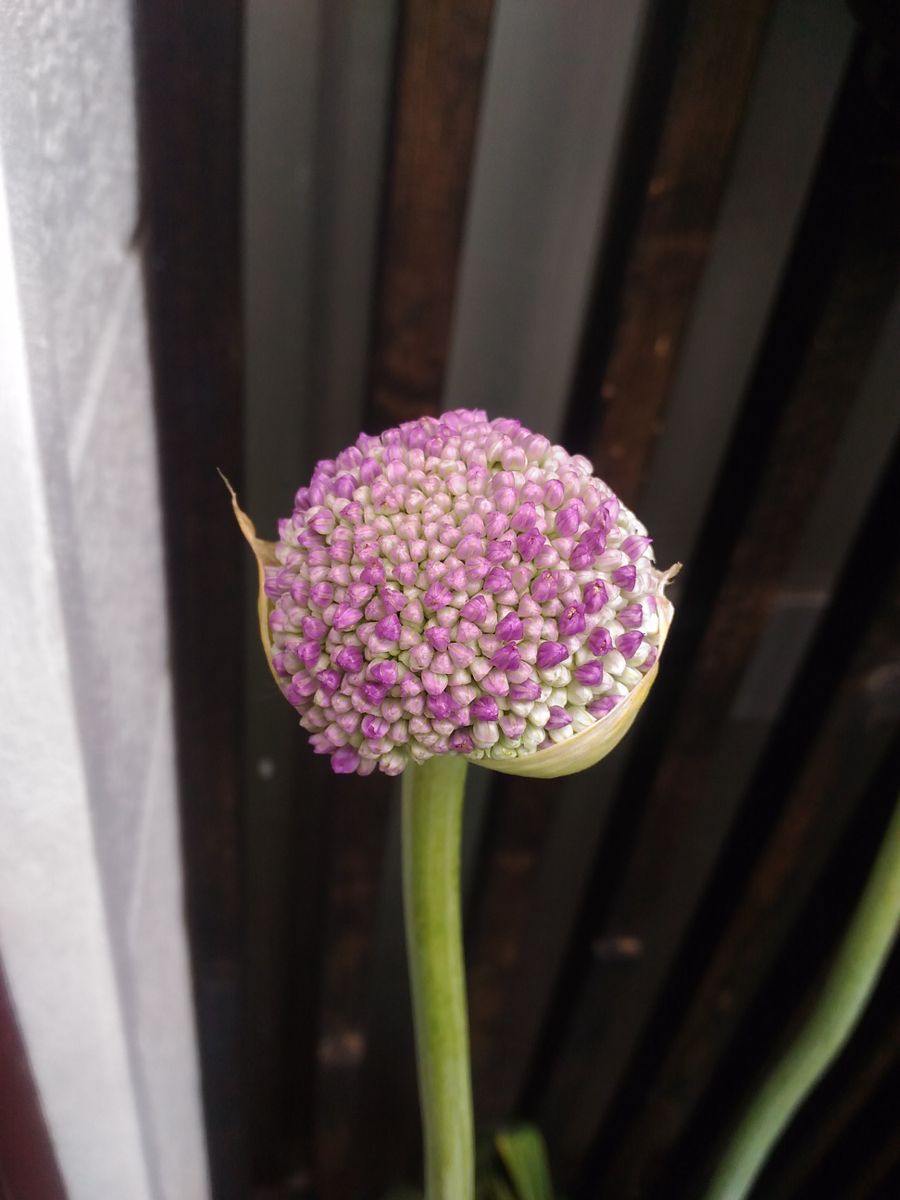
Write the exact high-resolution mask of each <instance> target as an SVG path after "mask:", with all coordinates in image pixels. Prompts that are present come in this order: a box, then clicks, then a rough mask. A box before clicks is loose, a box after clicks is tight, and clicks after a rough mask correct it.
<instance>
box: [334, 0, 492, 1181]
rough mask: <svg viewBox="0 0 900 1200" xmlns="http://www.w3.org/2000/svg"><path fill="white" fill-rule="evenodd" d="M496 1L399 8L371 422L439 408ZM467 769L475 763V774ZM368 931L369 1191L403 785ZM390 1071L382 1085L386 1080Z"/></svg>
mask: <svg viewBox="0 0 900 1200" xmlns="http://www.w3.org/2000/svg"><path fill="white" fill-rule="evenodd" d="M492 15H493V2H492V0H465V2H464V3H462V4H456V5H451V4H449V3H446V2H444V0H442V2H441V3H438V4H434V3H424V2H420V0H414V2H413V3H411V4H407V5H404V6H403V9H402V14H401V17H400V20H399V30H398V53H397V83H396V89H395V93H396V96H395V113H394V121H393V142H392V147H391V167H390V174H389V181H388V189H387V199H386V212H385V216H384V233H383V243H382V261H381V269H380V279H379V285H378V290H377V296H376V308H375V319H374V349H373V353H372V366H371V379H370V387H371V401H370V406H369V411H368V415H367V422H368V424H369V425H374V426H376V427H379V428H383V427H384V426H386V425H388V424H392V423H394V422H396V421H399V420H404V419H408V418H410V417H415V416H418V415H420V414H421V413H423V412H426V411H435V410H437V409H438V408H439V407H441V402H442V393H443V381H444V374H445V367H446V360H447V355H448V351H449V343H450V336H451V318H452V311H453V304H454V299H455V293H456V281H457V274H458V263H459V253H460V245H461V242H462V233H463V226H464V220H465V210H466V201H467V197H468V192H469V173H470V164H471V159H472V154H473V147H474V141H475V131H476V122H477V115H478V109H479V101H480V95H481V86H482V76H483V72H484V65H485V61H486V57H487V47H488V38H489V34H490V27H491V19H492ZM473 774H474V773H473ZM390 803H391V813H390V819H389V828H388V831H387V852H386V857H385V861H384V865H383V871H382V875H381V885H380V893H379V897H378V901H377V920H376V925H375V930H374V933H373V937H374V941H375V948H374V952H373V957H374V965H373V971H372V979H371V984H370V994H371V998H370V1009H369V1013H368V1045H369V1046H370V1048H371V1049H370V1054H369V1055H368V1056H367V1059H366V1061H365V1062H364V1063H363V1064H362V1072H361V1079H360V1080H359V1083H358V1088H357V1089H356V1091H357V1096H358V1108H357V1110H356V1114H355V1118H354V1119H355V1124H356V1137H357V1147H356V1151H355V1153H356V1154H357V1155H359V1156H361V1158H362V1161H364V1162H365V1164H366V1170H365V1182H366V1186H367V1188H369V1189H370V1190H372V1191H373V1192H374V1193H378V1192H379V1191H382V1190H384V1189H385V1188H386V1187H387V1186H388V1185H389V1184H390V1183H391V1182H392V1181H395V1180H396V1179H398V1178H400V1177H403V1176H404V1175H405V1176H406V1177H410V1176H411V1175H414V1174H415V1172H416V1170H417V1167H416V1163H417V1157H418V1154H419V1142H420V1129H419V1115H418V1099H417V1094H416V1079H415V1059H414V1048H413V1041H412V1026H411V1010H410V1005H409V994H408V984H407V971H406V953H405V946H404V931H403V911H402V894H401V878H400V845H399V832H400V831H399V789H394V791H393V794H392V797H391V802H390ZM466 810H467V811H466V834H465V840H466V849H465V852H464V865H463V873H464V891H465V890H466V889H467V882H466V881H467V880H470V879H471V875H472V863H473V861H474V857H475V853H476V852H477V841H478V825H479V821H478V817H479V814H480V811H481V809H480V806H479V803H478V798H477V797H476V796H474V789H473V788H472V787H471V780H470V786H469V795H468V797H467V805H466ZM387 1079H390V1081H391V1084H390V1092H389V1096H386V1095H385V1081H386V1080H387Z"/></svg>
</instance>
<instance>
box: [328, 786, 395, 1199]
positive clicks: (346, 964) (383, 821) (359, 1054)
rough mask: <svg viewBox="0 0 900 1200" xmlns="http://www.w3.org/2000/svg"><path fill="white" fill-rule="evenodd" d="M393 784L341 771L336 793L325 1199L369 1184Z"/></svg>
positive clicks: (345, 1196)
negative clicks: (377, 945)
mask: <svg viewBox="0 0 900 1200" xmlns="http://www.w3.org/2000/svg"><path fill="white" fill-rule="evenodd" d="M389 782H390V781H389V780H387V779H386V777H384V776H381V777H379V776H378V775H377V774H376V775H374V776H370V777H369V778H367V779H358V778H356V777H355V776H351V777H350V778H349V779H347V778H343V777H340V778H335V780H334V783H333V785H332V787H331V789H330V791H329V798H328V803H329V806H330V808H331V828H332V837H331V845H330V847H329V863H330V878H329V883H328V896H327V901H326V912H325V917H324V928H323V930H322V937H323V941H324V944H325V947H326V950H325V953H324V956H323V965H322V980H321V992H320V1005H321V1008H320V1018H319V1036H318V1046H317V1058H318V1064H317V1075H316V1098H315V1121H316V1126H315V1131H316V1144H315V1154H316V1163H315V1181H316V1189H317V1192H318V1193H319V1194H321V1195H322V1196H323V1197H324V1198H325V1200H352V1198H353V1197H355V1196H358V1195H359V1194H360V1191H361V1189H362V1188H363V1187H364V1186H365V1185H366V1184H367V1157H366V1152H365V1145H364V1142H363V1141H362V1131H361V1130H360V1129H359V1127H358V1121H357V1111H358V1104H359V1090H360V1086H361V1068H362V1065H363V1063H364V1061H365V1056H366V1050H367V1043H368V1032H367V1013H368V1004H369V977H370V973H371V968H372V953H373V948H374V933H375V921H376V916H377V899H378V894H379V877H380V870H381V863H382V861H383V839H384V835H385V830H386V826H387V816H388V813H387V804H388V796H389Z"/></svg>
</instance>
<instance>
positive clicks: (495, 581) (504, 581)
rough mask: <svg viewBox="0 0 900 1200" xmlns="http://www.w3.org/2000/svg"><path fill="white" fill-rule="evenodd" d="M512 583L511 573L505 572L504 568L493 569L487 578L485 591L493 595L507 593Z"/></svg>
mask: <svg viewBox="0 0 900 1200" xmlns="http://www.w3.org/2000/svg"><path fill="white" fill-rule="evenodd" d="M510 583H511V580H510V577H509V571H504V569H503V568H502V567H491V569H490V571H488V573H487V576H486V577H485V581H484V590H485V591H486V592H490V593H493V594H496V593H497V592H505V591H506V590H507V588H508V587H509V586H510Z"/></svg>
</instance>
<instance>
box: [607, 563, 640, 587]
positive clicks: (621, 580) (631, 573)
mask: <svg viewBox="0 0 900 1200" xmlns="http://www.w3.org/2000/svg"><path fill="white" fill-rule="evenodd" d="M636 579H637V567H636V566H635V565H634V563H629V564H628V565H627V566H626V567H619V568H618V569H617V570H615V571H613V573H612V581H613V583H614V584H616V585H617V586H618V587H620V588H623V589H624V590H625V591H626V592H630V591H632V590H633V588H634V585H635V581H636Z"/></svg>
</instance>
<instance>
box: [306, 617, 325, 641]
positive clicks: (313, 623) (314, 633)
mask: <svg viewBox="0 0 900 1200" xmlns="http://www.w3.org/2000/svg"><path fill="white" fill-rule="evenodd" d="M327 632H328V626H327V625H326V624H325V622H324V621H320V620H319V618H318V617H304V618H303V636H304V637H306V638H308V639H309V640H310V641H311V642H321V640H322V638H323V637H324V636H325V634H326V633H327Z"/></svg>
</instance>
